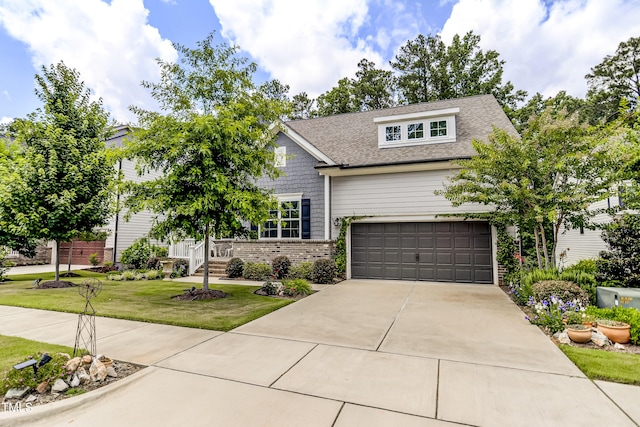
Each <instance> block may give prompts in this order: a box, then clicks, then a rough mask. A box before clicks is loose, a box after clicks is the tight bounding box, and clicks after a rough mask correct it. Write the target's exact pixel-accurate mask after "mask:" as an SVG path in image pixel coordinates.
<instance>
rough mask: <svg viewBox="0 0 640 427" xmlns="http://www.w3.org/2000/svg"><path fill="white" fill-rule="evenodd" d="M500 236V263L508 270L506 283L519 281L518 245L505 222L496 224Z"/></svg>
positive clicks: (505, 277)
mask: <svg viewBox="0 0 640 427" xmlns="http://www.w3.org/2000/svg"><path fill="white" fill-rule="evenodd" d="M496 229H497V234H498V235H497V238H498V255H497V258H498V264H500V265H502V266H504V268H505V269H506V270H507V271H506V274H505V276H504V281H505V282H506V283H512V282H514V281H517V279H518V278H519V273H520V262H519V261H518V258H517V256H516V254H517V252H518V247H517V246H516V242H515V240H514V238H513V237H511V235H510V234H509V233H508V232H507V228H506V227H505V226H504V224H499V225H497V226H496Z"/></svg>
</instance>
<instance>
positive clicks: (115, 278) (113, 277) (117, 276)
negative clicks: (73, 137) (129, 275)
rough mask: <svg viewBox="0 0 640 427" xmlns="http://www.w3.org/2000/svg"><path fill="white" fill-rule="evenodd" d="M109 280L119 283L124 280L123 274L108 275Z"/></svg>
mask: <svg viewBox="0 0 640 427" xmlns="http://www.w3.org/2000/svg"><path fill="white" fill-rule="evenodd" d="M107 280H113V281H115V282H119V281H121V280H122V274H107Z"/></svg>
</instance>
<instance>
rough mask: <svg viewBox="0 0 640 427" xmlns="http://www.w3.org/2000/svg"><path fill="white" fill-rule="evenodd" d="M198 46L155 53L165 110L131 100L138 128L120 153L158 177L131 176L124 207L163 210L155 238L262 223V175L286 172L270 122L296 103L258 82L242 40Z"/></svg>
mask: <svg viewBox="0 0 640 427" xmlns="http://www.w3.org/2000/svg"><path fill="white" fill-rule="evenodd" d="M197 45H198V46H197V48H196V49H190V48H187V47H185V46H182V45H178V44H175V45H174V47H175V48H176V50H177V51H178V53H179V57H180V60H179V63H172V62H165V61H163V60H158V64H159V66H160V75H161V79H160V82H158V83H152V82H143V86H144V87H145V88H147V89H149V90H150V91H151V95H152V97H153V98H154V99H155V100H156V101H157V102H158V104H159V107H160V109H161V110H162V111H161V112H160V113H158V112H155V111H147V110H143V109H140V108H135V107H134V108H132V109H133V111H134V112H135V113H136V115H137V116H138V122H139V123H140V127H139V128H136V129H135V130H134V132H133V134H132V137H131V138H130V140H129V142H128V143H127V144H126V146H125V150H124V153H123V154H124V156H125V157H128V158H131V159H134V160H135V161H136V162H137V165H138V172H139V173H141V174H142V173H146V172H149V171H158V172H159V176H158V177H157V178H155V179H151V180H147V181H144V182H141V183H135V182H128V183H126V185H125V191H126V192H127V193H128V194H129V197H128V198H127V200H126V205H127V207H128V208H129V212H130V213H135V212H139V211H142V210H145V209H146V210H150V211H152V212H154V213H157V214H159V216H158V220H157V221H156V222H155V223H154V225H153V227H152V229H151V235H152V236H153V237H156V238H158V239H161V238H165V237H171V238H172V239H175V238H180V237H183V236H189V237H192V238H194V239H196V240H205V241H208V239H209V237H210V236H211V235H224V236H229V237H233V236H236V235H238V234H239V233H241V232H242V231H243V226H242V223H243V221H246V222H250V223H253V224H260V223H263V222H264V221H266V220H267V219H268V217H269V209H270V208H271V207H272V205H273V200H272V198H271V195H270V192H269V191H268V190H266V189H264V188H262V187H260V186H258V184H257V181H258V178H260V177H263V176H266V177H269V178H276V177H277V176H278V175H279V174H280V173H281V172H280V170H279V169H278V168H276V167H275V166H274V162H275V154H274V151H273V148H274V147H275V139H276V135H275V133H274V132H272V131H271V128H270V126H271V125H272V124H273V123H275V122H276V121H277V120H278V119H279V118H280V117H282V116H284V115H286V114H287V113H288V108H289V103H288V102H286V101H285V100H283V99H282V96H281V94H278V93H277V92H279V91H280V90H279V89H278V90H275V91H274V87H275V86H277V85H274V84H273V82H267V83H265V84H263V85H261V86H256V84H255V83H254V82H253V75H254V73H255V72H256V69H257V66H256V65H255V64H254V63H249V62H248V60H247V58H244V57H240V56H238V51H239V49H238V48H237V47H230V46H228V45H226V44H224V43H222V44H219V45H215V44H214V34H211V35H209V36H208V37H207V38H206V39H205V40H203V41H200V42H198V44H197ZM208 257H209V254H208V253H205V264H206V262H207V261H208ZM203 289H208V274H207V273H206V270H205V275H204V280H203Z"/></svg>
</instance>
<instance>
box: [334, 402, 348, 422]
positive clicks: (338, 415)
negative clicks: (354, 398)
mask: <svg viewBox="0 0 640 427" xmlns="http://www.w3.org/2000/svg"><path fill="white" fill-rule="evenodd" d="M344 405H346V402H342V405H340V409H338V413H337V414H336V417H335V418H334V419H333V422H332V423H331V427H335V425H336V423H337V422H338V418H340V414H341V413H342V409H344Z"/></svg>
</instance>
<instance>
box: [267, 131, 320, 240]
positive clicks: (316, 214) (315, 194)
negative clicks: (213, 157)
mask: <svg viewBox="0 0 640 427" xmlns="http://www.w3.org/2000/svg"><path fill="white" fill-rule="evenodd" d="M276 143H277V145H278V146H279V147H286V150H287V162H286V165H285V166H284V167H282V168H281V170H282V171H283V172H284V174H283V175H282V176H280V177H278V178H277V179H276V180H271V179H268V178H261V179H260V180H258V185H260V186H262V187H263V188H269V189H273V191H274V193H275V194H289V193H302V198H303V199H310V204H311V239H324V177H322V176H320V174H318V172H317V171H316V170H315V169H314V167H315V166H316V165H317V164H318V160H316V159H315V158H314V157H313V156H312V155H311V154H309V153H307V152H306V151H305V150H303V149H302V148H301V147H300V146H299V145H298V144H296V143H295V142H293V141H292V140H291V139H290V138H289V137H287V136H286V135H284V134H283V133H280V134H279V135H278V139H277V141H276Z"/></svg>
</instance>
